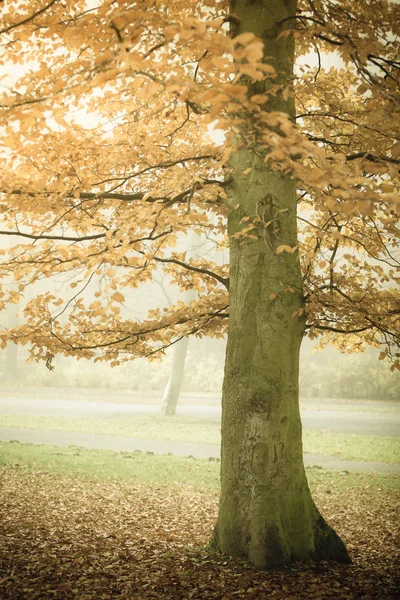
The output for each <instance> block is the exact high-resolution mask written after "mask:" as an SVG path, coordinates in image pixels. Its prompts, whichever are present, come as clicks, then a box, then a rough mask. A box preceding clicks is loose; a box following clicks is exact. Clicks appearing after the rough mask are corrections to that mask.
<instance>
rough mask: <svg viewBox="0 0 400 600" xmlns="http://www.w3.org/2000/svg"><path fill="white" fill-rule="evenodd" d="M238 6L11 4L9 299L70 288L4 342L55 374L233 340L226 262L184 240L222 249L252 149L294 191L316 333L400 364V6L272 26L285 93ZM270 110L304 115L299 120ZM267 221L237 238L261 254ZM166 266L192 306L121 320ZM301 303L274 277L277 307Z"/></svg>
mask: <svg viewBox="0 0 400 600" xmlns="http://www.w3.org/2000/svg"><path fill="white" fill-rule="evenodd" d="M230 9H231V10H230V12H229V6H228V3H227V2H226V1H225V0H223V1H218V0H207V1H205V2H204V1H202V2H189V1H187V0H174V1H168V2H165V1H164V0H145V1H141V2H136V1H128V0H118V1H109V0H104V1H99V2H90V1H87V0H80V1H77V2H66V1H57V0H51V1H50V2H47V3H46V2H45V1H44V0H35V1H31V0H30V1H29V2H28V1H25V0H24V1H21V2H18V3H17V4H16V3H15V2H12V1H7V0H6V1H5V2H3V3H2V5H1V11H2V20H1V30H0V31H1V49H0V53H1V54H0V61H1V64H2V67H3V72H4V77H3V81H2V87H1V95H0V107H1V108H0V110H1V113H0V114H1V123H2V132H3V136H2V142H1V143H2V150H1V153H2V163H3V169H2V174H1V184H0V192H1V227H0V229H1V231H0V235H1V236H2V238H3V239H6V238H8V247H7V248H5V247H4V244H3V249H2V251H1V253H2V265H1V271H0V273H1V278H2V288H1V292H0V293H1V306H2V307H5V306H6V305H7V304H8V303H10V302H11V303H17V302H19V301H20V299H22V297H23V295H24V291H25V289H26V287H27V286H31V284H33V283H34V282H36V281H38V280H42V279H46V278H51V277H57V276H60V275H62V277H63V278H64V279H65V280H66V281H68V283H67V284H65V285H64V287H63V290H62V294H57V293H53V292H52V290H51V289H49V287H50V286H48V289H47V291H45V292H44V293H40V294H37V295H35V296H34V297H33V299H32V300H30V301H29V302H28V303H27V305H26V306H24V322H23V323H22V324H21V325H20V326H18V327H16V328H14V329H11V330H9V331H4V332H3V333H2V339H3V345H4V344H6V342H7V341H8V340H10V339H11V340H14V341H16V342H18V343H22V344H28V345H29V347H30V348H31V354H32V359H34V360H40V359H44V360H47V362H48V364H49V366H50V362H51V358H52V356H53V355H55V354H57V353H64V354H65V355H75V356H78V357H85V358H94V359H95V360H110V361H112V363H113V364H118V363H119V362H120V361H123V360H126V359H130V358H132V357H135V356H152V357H155V358H158V357H159V356H161V355H162V353H163V351H164V349H165V348H166V347H168V345H170V344H171V343H174V342H175V341H176V340H178V339H180V338H181V337H183V336H186V335H188V334H196V335H212V336H221V335H223V334H224V332H225V331H226V326H227V322H228V318H227V317H228V314H229V294H228V289H229V268H228V264H226V263H224V262H223V261H222V259H221V260H219V259H218V255H215V256H217V258H215V259H214V260H208V259H207V256H204V257H203V258H198V257H197V258H190V257H189V256H188V255H187V253H186V252H185V247H184V246H185V239H186V236H187V232H188V231H189V230H194V231H196V232H197V233H198V234H200V235H202V236H204V239H207V240H209V241H210V243H213V244H214V245H215V247H216V249H217V250H218V249H224V248H226V247H227V234H226V215H227V211H228V210H231V211H234V210H240V208H239V207H236V208H235V206H232V205H231V204H230V198H229V196H228V195H227V193H226V187H227V184H228V183H229V177H230V167H229V157H230V156H231V154H232V151H234V150H235V149H236V148H238V147H246V148H248V149H251V150H252V152H254V154H255V155H257V154H259V155H261V156H262V157H264V160H265V161H268V164H270V165H271V166H272V168H274V169H276V170H278V171H283V172H284V173H288V174H291V175H292V176H293V177H294V178H295V179H296V181H297V190H298V206H299V215H298V232H299V235H298V239H299V241H298V246H295V247H290V246H287V245H284V244H282V245H279V246H278V247H277V248H276V253H277V254H278V253H280V254H281V255H282V257H284V256H286V255H287V254H288V253H294V254H296V256H299V260H300V261H301V268H302V274H303V277H304V294H305V300H306V306H305V312H306V318H307V324H306V328H307V333H308V335H309V336H310V337H311V338H317V337H320V339H321V344H322V345H323V344H325V343H328V342H332V343H334V344H335V345H336V346H338V347H339V348H341V349H345V350H360V349H363V347H364V346H365V344H370V345H372V346H382V355H381V356H382V358H383V357H385V356H388V357H389V358H390V359H391V360H392V362H393V364H394V365H395V364H398V356H397V357H396V352H395V347H396V345H397V343H398V340H399V321H398V313H399V299H398V290H397V291H396V286H397V285H398V282H399V274H398V273H399V254H398V214H399V207H400V205H399V196H398V182H399V179H398V171H399V164H400V145H399V142H398V138H399V125H400V119H399V88H398V85H399V66H400V65H399V62H398V54H397V51H398V44H397V39H398V35H399V31H398V29H399V22H400V18H399V17H400V15H399V6H398V5H396V4H394V3H392V2H390V1H389V0H368V1H365V2H362V3H354V2H352V1H350V0H347V1H346V0H340V2H335V1H331V0H314V1H311V0H302V1H301V2H300V3H299V5H298V10H297V13H296V16H295V17H293V18H290V19H287V20H286V22H282V23H280V24H279V25H280V26H281V32H280V34H279V35H280V36H293V37H294V38H295V43H296V68H295V77H294V78H293V80H292V81H289V82H288V81H286V80H284V79H282V77H281V74H280V70H279V64H276V61H274V59H273V57H271V58H270V59H269V57H268V52H267V50H268V49H266V52H265V54H266V56H265V55H264V51H263V43H262V42H261V40H260V39H259V38H258V37H257V36H256V35H254V33H252V32H248V33H240V34H239V35H235V27H236V25H237V21H238V19H237V16H236V15H235V2H232V3H231V7H230ZM332 57H333V60H332ZM258 82H259V83H260V90H264V91H261V92H260V93H257V86H258ZM266 82H267V83H268V85H267V86H265V83H266ZM250 84H251V94H249V93H248V89H249V85H250ZM261 84H263V85H261ZM254 92H256V93H254ZM274 98H275V99H276V102H277V106H278V104H279V102H282V100H283V101H284V102H286V103H287V105H288V106H292V105H293V102H294V103H295V107H296V108H295V112H294V113H293V116H292V117H291V116H290V115H289V114H288V113H285V112H282V111H281V110H274ZM278 101H279V102H278ZM216 130H219V131H220V132H219V138H218V137H217V136H216V135H215V133H214V134H213V133H212V132H215V131H216ZM222 137H224V138H225V140H224V143H222V144H221V139H222ZM252 176H253V171H252V167H251V166H246V167H245V168H243V172H242V177H243V178H244V179H246V178H247V179H249V180H251V178H252ZM260 211H261V209H260ZM274 219H275V218H274V217H271V219H270V218H268V216H267V215H266V214H259V215H257V216H256V217H254V216H249V215H245V214H243V216H242V217H241V221H242V225H243V226H242V229H241V231H239V232H236V233H235V236H236V237H237V238H238V239H239V241H240V242H241V243H242V244H247V243H251V241H252V240H254V239H260V237H263V236H265V232H266V231H273V230H274V227H275V226H276V225H275V220H274ZM10 238H11V239H10ZM222 256H224V254H223V253H221V257H222ZM159 272H162V273H164V274H165V275H168V276H169V277H170V278H171V280H172V281H173V283H174V284H176V285H177V286H178V287H179V288H180V290H182V291H184V290H187V289H195V290H197V292H198V295H197V298H196V300H194V301H192V302H191V303H190V305H185V304H184V303H182V302H181V303H179V302H178V303H177V304H175V305H173V306H171V307H169V308H168V309H167V310H160V309H159V308H155V309H154V310H150V311H149V313H148V317H147V318H146V319H144V320H141V321H139V320H133V319H128V318H126V316H124V313H123V310H122V311H121V304H123V303H124V301H125V295H126V290H128V289H130V288H135V289H136V288H138V287H139V286H140V285H142V284H143V283H144V282H146V281H148V280H151V279H152V277H153V276H154V274H155V273H159ZM97 280H98V281H100V284H99V285H98V286H97V287H96V291H95V292H93V297H91V298H90V300H89V301H88V300H85V299H84V298H83V296H82V294H83V292H84V290H85V289H89V288H90V282H91V281H97ZM11 281H14V282H16V283H15V284H13V285H10V282H11ZM290 293H292V290H291V288H290V286H288V285H286V283H285V282H284V281H277V282H276V290H275V291H274V292H273V293H272V295H271V299H272V300H273V299H274V298H279V297H282V296H284V295H287V294H290ZM300 311H301V312H303V309H300ZM299 316H301V315H300V314H299V315H293V318H297V317H299Z"/></svg>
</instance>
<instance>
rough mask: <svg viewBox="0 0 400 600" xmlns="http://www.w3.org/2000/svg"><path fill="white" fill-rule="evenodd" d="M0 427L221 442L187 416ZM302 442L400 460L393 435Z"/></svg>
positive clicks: (320, 434)
mask: <svg viewBox="0 0 400 600" xmlns="http://www.w3.org/2000/svg"><path fill="white" fill-rule="evenodd" d="M0 426H2V427H21V428H23V429H39V430H42V431H69V432H74V431H75V432H79V433H94V434H96V433H97V434H105V435H118V436H122V437H135V438H139V439H143V440H166V441H173V442H189V443H190V442H193V443H199V444H219V443H220V441H221V435H220V424H219V423H218V422H216V421H209V420H207V419H199V418H196V417H185V416H162V415H136V416H133V417H115V418H109V417H107V418H106V417H97V418H90V417H88V418H84V419H82V418H81V419H78V418H74V417H48V416H36V415H7V414H0ZM303 445H304V452H307V453H310V454H323V455H326V456H338V457H339V458H342V459H345V460H356V461H373V462H384V463H396V462H400V440H399V439H398V438H394V437H383V436H382V437H381V436H367V435H356V434H350V433H332V432H330V431H329V432H328V431H304V432H303Z"/></svg>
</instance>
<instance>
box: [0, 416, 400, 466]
mask: <svg viewBox="0 0 400 600" xmlns="http://www.w3.org/2000/svg"><path fill="white" fill-rule="evenodd" d="M0 440H1V441H4V442H6V441H7V442H10V441H18V442H21V443H23V444H46V445H51V446H81V447H83V448H100V449H104V450H113V451H115V452H121V451H125V452H134V451H135V450H139V451H141V452H151V453H154V454H174V455H176V456H193V457H195V458H203V459H207V458H208V459H217V458H219V456H220V447H219V446H217V445H213V444H190V443H187V442H167V441H158V440H139V439H136V438H126V437H121V436H116V435H97V434H92V433H75V432H65V431H39V430H35V429H19V428H17V427H0ZM304 462H305V464H306V465H308V466H318V467H324V468H326V469H334V470H340V471H349V472H374V471H376V472H379V473H387V474H397V475H400V465H398V464H385V463H379V462H355V461H350V460H340V459H338V458H335V457H334V456H320V455H317V454H305V455H304Z"/></svg>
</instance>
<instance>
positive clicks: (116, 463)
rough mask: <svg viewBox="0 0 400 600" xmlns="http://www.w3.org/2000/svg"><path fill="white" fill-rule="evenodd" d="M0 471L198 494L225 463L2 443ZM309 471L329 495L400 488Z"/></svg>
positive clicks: (376, 479) (378, 477) (366, 476)
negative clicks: (184, 487) (189, 488)
mask: <svg viewBox="0 0 400 600" xmlns="http://www.w3.org/2000/svg"><path fill="white" fill-rule="evenodd" d="M0 467H11V468H13V469H20V470H22V471H24V472H28V473H46V474H50V475H56V476H61V477H69V476H74V477H78V478H79V479H83V480H85V481H108V480H123V481H134V482H136V483H138V484H139V483H140V484H150V485H182V484H188V485H190V486H192V487H193V488H194V489H197V490H204V489H209V490H218V489H219V470H220V465H219V461H214V460H212V461H210V460H199V459H194V458H182V457H177V456H172V455H165V456H164V455H156V454H147V453H141V452H112V451H111V450H89V449H86V448H80V447H78V446H69V447H67V448H64V447H58V446H47V445H39V444H38V445H37V444H19V443H18V442H0ZM306 473H307V478H308V481H309V484H310V486H311V487H312V488H318V489H319V490H322V491H325V492H326V493H331V492H332V490H333V489H335V490H336V491H337V492H345V491H346V489H348V488H349V487H352V488H354V487H356V488H357V489H358V488H360V489H361V490H363V492H365V491H369V492H372V493H379V492H380V491H382V490H388V491H394V490H398V489H399V488H400V478H399V477H398V476H396V475H382V474H378V473H373V474H372V473H346V474H341V473H340V472H338V471H326V470H325V469H320V468H316V467H310V468H307V469H306ZM345 498H346V497H345V496H344V499H345Z"/></svg>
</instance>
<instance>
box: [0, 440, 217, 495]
mask: <svg viewBox="0 0 400 600" xmlns="http://www.w3.org/2000/svg"><path fill="white" fill-rule="evenodd" d="M0 466H4V467H7V466H8V467H13V468H20V469H23V470H25V471H28V472H31V473H38V472H44V473H48V474H52V475H60V476H70V475H74V476H76V477H79V478H82V479H85V480H89V481H98V480H102V481H103V480H109V479H119V480H128V481H131V480H134V481H136V482H138V483H143V484H153V485H171V484H180V485H181V484H190V485H192V486H193V487H194V488H196V489H200V490H201V489H204V488H208V489H210V488H213V489H216V488H217V487H218V485H219V483H218V481H219V463H218V462H217V461H209V460H195V459H194V458H182V457H178V456H172V455H157V454H147V453H142V452H112V451H111V450H90V449H86V448H80V447H78V446H68V447H67V448H65V447H59V446H47V445H39V444H38V445H37V444H20V443H19V442H0Z"/></svg>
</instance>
